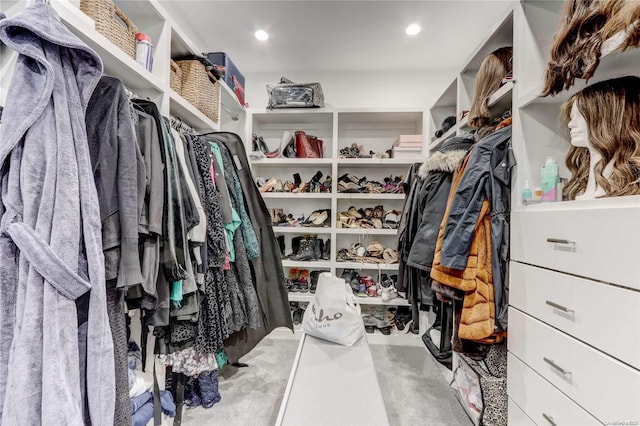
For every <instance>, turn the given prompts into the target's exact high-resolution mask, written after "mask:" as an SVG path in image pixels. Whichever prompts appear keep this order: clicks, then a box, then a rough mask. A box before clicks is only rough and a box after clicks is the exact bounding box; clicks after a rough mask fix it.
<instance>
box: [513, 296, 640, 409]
mask: <svg viewBox="0 0 640 426" xmlns="http://www.w3.org/2000/svg"><path fill="white" fill-rule="evenodd" d="M593 315H597V316H602V317H605V314H598V312H594V313H593ZM609 333H610V334H615V333H617V330H614V329H612V330H610V332H609ZM618 338H620V339H624V338H626V336H623V335H620V336H619V337H618ZM508 345H509V351H511V352H512V353H513V355H515V356H517V357H518V358H520V359H521V360H522V361H523V362H524V363H526V364H527V365H528V366H529V367H531V368H532V369H533V370H534V371H536V372H537V373H539V374H540V375H541V376H542V377H544V378H545V379H547V380H548V381H549V382H551V384H553V385H554V386H555V387H557V388H558V389H559V390H560V391H562V392H564V393H565V394H566V395H567V396H568V397H569V398H571V399H572V400H573V401H575V402H576V403H577V404H578V405H580V406H581V407H583V408H584V409H585V410H587V411H588V412H589V413H591V414H592V415H593V416H595V417H596V418H597V419H598V420H600V421H602V422H605V421H614V420H620V421H640V404H639V403H638V402H639V398H638V389H640V372H639V371H638V370H636V369H634V368H631V367H629V366H628V365H625V364H623V363H621V362H620V361H617V360H615V359H613V358H611V357H610V356H608V355H606V354H604V353H602V352H600V351H598V350H596V349H593V348H591V347H590V346H587V345H586V344H584V343H582V342H580V341H578V340H576V339H574V338H573V337H571V336H568V335H567V334H564V333H562V332H560V331H558V330H556V329H554V328H552V327H550V326H548V325H546V324H544V323H542V322H540V321H538V320H537V319H535V318H533V317H530V316H528V315H526V314H524V313H522V312H520V311H518V310H517V309H514V308H509V343H508ZM516 402H518V400H517V399H516Z"/></svg>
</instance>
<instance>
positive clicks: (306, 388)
mask: <svg viewBox="0 0 640 426" xmlns="http://www.w3.org/2000/svg"><path fill="white" fill-rule="evenodd" d="M276 425H278V426H280V425H282V426H300V425H304V426H316V425H317V426H342V425H345V426H346V425H349V426H360V425H362V426H365V425H366V426H388V425H389V421H388V419H387V411H386V409H385V406H384V401H383V399H382V393H381V391H380V385H379V383H378V377H377V375H376V370H375V367H374V365H373V358H372V356H371V351H370V350H369V344H368V342H367V338H366V335H365V336H364V337H363V338H361V339H360V340H359V341H358V342H357V343H356V344H355V345H353V346H351V347H349V346H342V345H338V344H335V343H331V342H327V341H325V340H322V339H318V338H315V337H313V336H309V335H306V334H303V335H302V338H301V339H300V345H299V346H298V353H297V354H296V358H295V361H294V363H293V367H292V370H291V375H290V376H289V383H288V384H287V388H286V391H285V395H284V398H283V400H282V404H281V406H280V412H279V414H278V419H277V421H276Z"/></svg>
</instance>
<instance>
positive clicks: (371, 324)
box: [362, 314, 391, 336]
mask: <svg viewBox="0 0 640 426" xmlns="http://www.w3.org/2000/svg"><path fill="white" fill-rule="evenodd" d="M362 321H363V322H364V329H365V331H366V332H367V333H374V332H375V330H376V328H377V329H378V330H380V332H381V333H382V334H384V335H385V336H389V335H390V334H391V322H390V321H389V318H387V316H386V315H376V314H363V315H362Z"/></svg>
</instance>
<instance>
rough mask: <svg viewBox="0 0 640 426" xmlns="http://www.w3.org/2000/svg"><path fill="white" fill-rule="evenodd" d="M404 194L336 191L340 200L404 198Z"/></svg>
mask: <svg viewBox="0 0 640 426" xmlns="http://www.w3.org/2000/svg"><path fill="white" fill-rule="evenodd" d="M404 197H405V194H374V193H360V192H338V194H337V198H338V199H340V200H404Z"/></svg>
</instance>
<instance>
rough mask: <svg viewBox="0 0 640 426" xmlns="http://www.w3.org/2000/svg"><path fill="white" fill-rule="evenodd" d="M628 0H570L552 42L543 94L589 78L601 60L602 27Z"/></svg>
mask: <svg viewBox="0 0 640 426" xmlns="http://www.w3.org/2000/svg"><path fill="white" fill-rule="evenodd" d="M624 2H625V0H568V1H567V2H566V3H565V7H564V11H563V14H562V19H561V21H560V26H559V28H558V30H557V31H556V34H555V35H554V37H553V42H552V43H551V60H550V61H549V64H548V65H547V71H546V75H545V83H544V89H543V91H542V96H547V95H551V94H556V93H559V92H560V91H562V90H563V89H567V88H569V87H571V86H572V85H573V83H574V82H575V79H576V78H582V79H585V80H588V79H589V78H591V76H592V75H593V73H594V71H595V70H596V67H597V66H598V64H599V63H600V51H601V47H602V42H603V41H604V40H605V38H603V36H602V31H601V30H602V28H603V27H604V26H605V24H606V22H607V20H608V19H609V18H610V17H612V16H614V15H617V14H618V12H619V11H620V9H621V8H622V6H623V4H624Z"/></svg>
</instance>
